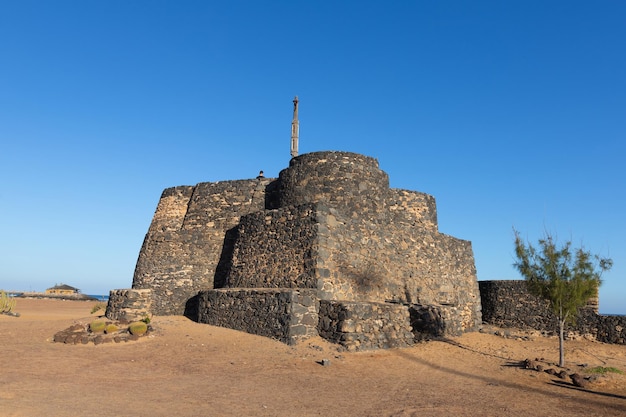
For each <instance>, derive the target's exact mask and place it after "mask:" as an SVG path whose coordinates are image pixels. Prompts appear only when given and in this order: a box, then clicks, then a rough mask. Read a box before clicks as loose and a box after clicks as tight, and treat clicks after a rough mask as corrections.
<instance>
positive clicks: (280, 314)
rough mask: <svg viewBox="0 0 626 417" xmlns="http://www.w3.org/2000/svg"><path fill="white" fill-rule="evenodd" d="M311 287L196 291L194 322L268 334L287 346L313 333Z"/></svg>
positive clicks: (316, 307)
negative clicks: (196, 309)
mask: <svg viewBox="0 0 626 417" xmlns="http://www.w3.org/2000/svg"><path fill="white" fill-rule="evenodd" d="M318 310H319V302H318V301H317V298H316V296H315V291H313V290H302V289H301V290H294V289H285V288H282V289H216V290H209V291H202V292H200V293H199V294H198V322H199V323H206V324H211V325H213V326H221V327H228V328H230V329H235V330H242V331H244V332H247V333H251V334H256V335H259V336H265V337H270V338H272V339H276V340H279V341H281V342H283V343H287V344H288V345H294V344H296V343H297V342H299V341H302V340H305V339H308V338H310V337H313V336H317V334H318V333H317V323H318Z"/></svg>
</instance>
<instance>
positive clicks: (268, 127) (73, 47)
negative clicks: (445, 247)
mask: <svg viewBox="0 0 626 417" xmlns="http://www.w3.org/2000/svg"><path fill="white" fill-rule="evenodd" d="M625 22H626V3H625V2H623V1H621V0H620V1H598V2H590V1H571V0H567V1H547V2H546V1H532V0H526V1H500V0H498V1H397V2H383V1H378V2H372V1H315V2H312V1H309V2H301V1H270V2H259V1H248V2H242V1H228V2H212V1H184V2H177V1H154V0H151V1H121V0H120V1H99V2H85V1H78V0H76V1H62V0H59V1H36V2H33V1H28V0H20V1H3V2H0V59H1V62H0V146H1V151H0V178H2V187H1V188H0V230H2V234H1V238H0V288H5V289H12V290H20V289H21V290H43V289H45V288H47V287H49V286H52V285H54V284H55V283H60V282H63V283H67V284H70V285H73V286H76V287H78V288H80V289H81V290H82V291H83V292H84V293H87V294H107V293H108V291H109V290H110V289H114V288H129V287H130V286H131V284H132V276H133V270H134V266H135V262H136V260H137V255H138V253H139V250H140V248H141V244H142V241H143V238H144V235H145V233H146V231H147V229H148V226H149V224H150V221H151V219H152V215H153V213H154V210H155V208H156V204H157V202H158V199H159V196H160V194H161V192H162V190H163V189H164V188H167V187H171V186H176V185H194V184H196V183H198V182H203V181H218V180H230V179H241V178H252V177H254V176H256V175H257V173H258V171H259V170H261V169H263V170H264V171H265V173H266V176H277V175H278V172H279V171H280V170H281V169H282V168H285V167H286V166H287V165H288V163H289V140H290V128H291V127H290V122H291V116H292V103H291V100H292V99H293V96H294V95H296V94H297V95H298V96H299V97H300V152H301V153H305V152H312V151H321V150H342V151H351V152H358V153H362V154H365V155H369V156H372V157H375V158H378V160H379V163H380V167H381V168H382V169H383V170H385V171H386V172H387V173H388V174H389V176H390V182H391V186H392V187H396V188H406V189H410V190H416V191H422V192H426V193H428V194H431V195H433V196H434V197H435V198H436V199H437V204H438V214H439V228H440V231H441V232H443V233H446V234H450V235H452V236H455V237H458V238H462V239H466V240H470V241H472V243H473V248H474V255H475V258H476V266H477V270H478V277H479V279H481V280H489V279H514V278H519V274H518V273H517V272H516V271H515V270H514V268H513V267H512V264H513V262H514V257H513V231H512V230H513V227H515V228H516V229H517V230H519V231H520V232H521V233H522V235H523V236H525V237H527V238H528V239H529V240H531V241H533V242H534V241H536V240H537V238H539V237H540V236H541V235H542V234H543V233H544V231H548V232H550V233H552V234H555V235H557V236H558V238H559V239H561V240H569V239H571V240H572V241H573V242H574V244H575V245H579V244H581V243H582V244H583V245H584V246H585V247H586V248H587V249H589V250H591V251H592V252H593V253H598V254H600V255H603V256H610V257H612V258H613V260H614V262H615V266H614V268H613V270H612V271H610V272H609V273H608V274H605V275H604V285H603V287H602V289H601V297H600V303H601V305H600V310H601V312H604V313H621V314H626V256H625V255H626V239H625V232H626V220H625V218H626V195H625V187H624V185H625V179H626V175H625V169H624V164H625V162H624V161H625V159H626V146H625V144H624V143H625V139H626V53H625V51H626V24H625Z"/></svg>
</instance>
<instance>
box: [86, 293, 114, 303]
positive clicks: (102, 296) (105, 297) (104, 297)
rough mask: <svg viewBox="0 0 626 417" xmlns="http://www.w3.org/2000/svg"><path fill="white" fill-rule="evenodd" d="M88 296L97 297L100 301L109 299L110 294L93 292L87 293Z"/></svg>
mask: <svg viewBox="0 0 626 417" xmlns="http://www.w3.org/2000/svg"><path fill="white" fill-rule="evenodd" d="M85 295H87V296H88V297H93V298H97V299H98V300H99V301H109V295H108V294H107V295H93V294H85Z"/></svg>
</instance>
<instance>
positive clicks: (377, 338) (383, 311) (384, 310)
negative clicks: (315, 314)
mask: <svg viewBox="0 0 626 417" xmlns="http://www.w3.org/2000/svg"><path fill="white" fill-rule="evenodd" d="M319 315H320V321H319V326H318V331H319V334H320V336H321V337H323V338H324V339H327V340H329V341H331V342H333V343H338V344H341V345H343V346H345V347H346V349H347V350H349V351H362V350H371V349H387V348H395V347H407V346H411V345H412V344H413V333H412V332H411V324H410V320H409V310H408V307H406V306H403V305H400V304H387V303H368V302H351V301H331V300H321V301H320V312H319Z"/></svg>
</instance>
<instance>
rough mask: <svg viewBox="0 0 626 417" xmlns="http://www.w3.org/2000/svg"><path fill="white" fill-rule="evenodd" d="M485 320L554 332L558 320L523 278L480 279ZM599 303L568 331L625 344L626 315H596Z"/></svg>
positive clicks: (581, 312)
mask: <svg viewBox="0 0 626 417" xmlns="http://www.w3.org/2000/svg"><path fill="white" fill-rule="evenodd" d="M478 284H479V287H480V296H481V300H482V311H483V322H485V323H488V324H493V325H497V326H502V327H516V328H530V329H535V330H542V331H550V332H552V331H555V329H557V319H556V316H555V315H554V313H552V311H551V310H550V308H549V304H548V302H547V301H546V300H544V299H542V298H539V297H537V296H534V295H532V294H530V293H529V292H528V289H527V286H526V282H525V281H523V280H510V281H506V280H502V281H479V283H478ZM596 308H597V303H596V302H595V300H591V303H590V305H588V306H587V307H584V308H582V309H581V310H580V311H579V317H578V319H577V321H576V324H575V325H574V326H570V325H567V327H566V330H567V331H568V332H574V333H578V334H583V335H589V336H591V337H593V338H595V339H597V340H598V341H600V342H605V343H617V344H626V316H605V315H600V314H597V310H596Z"/></svg>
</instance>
